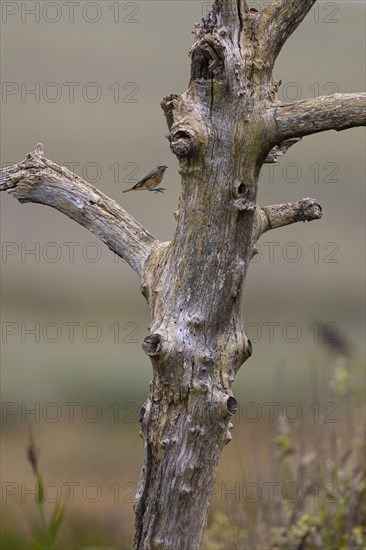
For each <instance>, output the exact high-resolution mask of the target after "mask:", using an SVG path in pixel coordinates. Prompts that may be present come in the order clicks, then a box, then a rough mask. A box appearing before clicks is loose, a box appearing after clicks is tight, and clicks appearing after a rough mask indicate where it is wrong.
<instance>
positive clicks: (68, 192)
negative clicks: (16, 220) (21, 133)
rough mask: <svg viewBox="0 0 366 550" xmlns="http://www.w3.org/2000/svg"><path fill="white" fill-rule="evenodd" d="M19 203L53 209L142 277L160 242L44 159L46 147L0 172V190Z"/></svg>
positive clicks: (105, 199) (112, 203)
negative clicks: (64, 215)
mask: <svg viewBox="0 0 366 550" xmlns="http://www.w3.org/2000/svg"><path fill="white" fill-rule="evenodd" d="M5 190H10V191H9V192H10V193H11V194H12V195H13V196H14V197H15V198H16V199H18V200H19V202H21V203H23V202H35V203H40V204H45V205H47V206H52V208H56V210H59V211H60V212H62V213H63V214H66V215H67V216H68V217H69V218H71V219H73V220H75V221H76V222H77V223H79V224H80V225H83V226H84V227H86V228H87V229H89V231H91V232H92V233H94V234H95V235H97V236H98V237H99V238H100V239H101V240H102V241H103V242H104V243H105V244H106V245H107V246H108V247H109V248H110V249H111V250H112V251H113V252H114V253H115V254H117V255H118V256H120V257H121V258H123V259H124V260H126V262H127V263H128V264H129V265H130V266H131V267H132V268H133V269H134V270H135V271H136V272H137V273H138V274H139V275H140V277H141V276H142V273H143V267H144V262H145V260H146V258H147V256H148V255H149V254H150V252H151V250H152V248H153V247H154V245H156V244H157V243H158V241H157V239H156V238H155V237H153V236H152V235H151V234H150V233H149V232H148V231H146V229H145V228H144V227H143V226H142V225H141V224H140V223H139V222H137V221H136V220H135V219H134V218H133V217H132V216H131V215H130V214H129V213H128V212H126V210H124V209H123V208H122V207H121V206H120V205H119V204H118V203H117V202H115V201H114V200H112V199H110V198H109V197H107V196H106V195H104V194H103V193H101V192H100V191H98V190H97V189H95V187H93V186H92V185H90V184H89V183H87V182H86V181H84V180H83V179H82V178H80V177H79V176H77V175H76V174H73V173H72V172H70V170H67V169H66V168H64V167H62V166H58V165H57V164H55V163H53V162H52V161H50V160H48V159H46V158H45V157H44V156H43V146H42V145H41V144H39V145H37V148H36V150H35V151H34V152H32V153H29V154H28V155H27V157H26V159H25V160H24V161H22V162H20V163H19V164H14V165H13V166H10V167H9V168H4V169H2V170H0V191H5Z"/></svg>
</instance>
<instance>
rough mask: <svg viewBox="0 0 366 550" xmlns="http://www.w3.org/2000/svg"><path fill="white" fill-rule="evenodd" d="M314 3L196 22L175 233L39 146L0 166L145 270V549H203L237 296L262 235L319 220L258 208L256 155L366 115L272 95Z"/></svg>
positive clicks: (360, 101) (344, 106)
mask: <svg viewBox="0 0 366 550" xmlns="http://www.w3.org/2000/svg"><path fill="white" fill-rule="evenodd" d="M314 2H315V0H297V1H296V2H294V1H293V0H274V1H273V2H272V4H271V5H270V6H268V7H266V8H265V9H263V10H262V11H261V12H257V11H256V10H254V9H249V8H248V6H247V4H246V1H245V0H216V1H215V3H214V6H213V9H212V11H211V13H209V14H208V15H207V17H206V18H204V19H202V21H201V22H200V23H199V24H197V25H196V27H195V33H196V41H195V43H194V45H193V46H192V48H191V52H190V54H191V79H190V83H189V87H188V90H187V91H186V93H185V94H183V95H182V96H177V95H171V96H169V97H166V98H165V99H164V100H163V102H162V107H163V109H164V112H165V116H166V119H167V123H168V126H169V130H170V144H171V150H172V151H173V153H174V154H175V155H177V157H178V158H179V160H180V173H181V179H182V191H181V197H180V201H179V209H178V212H177V227H176V231H175V234H174V236H173V240H172V241H171V242H167V243H161V242H159V241H157V239H155V238H154V237H153V236H152V235H150V234H149V233H148V232H147V231H146V230H145V229H144V228H143V227H142V226H141V225H140V224H139V223H138V222H137V221H136V220H134V219H133V218H132V217H131V216H130V215H129V214H128V213H127V212H126V211H125V210H123V208H121V207H120V206H119V205H118V204H117V203H115V202H114V201H112V200H111V199H109V198H107V197H106V196H105V195H103V194H102V193H101V192H99V191H97V190H96V189H94V188H93V187H92V186H91V185H89V184H87V183H86V182H85V181H83V180H82V179H81V178H79V177H77V176H75V175H74V174H72V173H71V172H69V171H68V170H66V169H65V168H62V167H60V166H58V165H56V164H54V163H52V162H51V161H49V160H47V159H45V158H44V156H43V148H42V146H38V147H37V150H36V151H35V152H34V153H30V154H29V155H28V157H27V158H26V159H25V161H23V162H22V163H20V164H18V165H15V166H13V167H11V168H8V169H5V170H3V171H2V174H1V181H0V184H1V189H10V190H11V191H10V192H11V193H12V194H13V195H14V196H15V197H16V198H17V199H19V200H20V201H21V202H38V203H42V204H47V205H49V206H52V207H54V208H57V209H58V210H60V211H62V212H64V213H65V214H67V215H68V216H69V217H71V218H73V219H74V220H76V221H77V222H78V223H80V224H82V225H84V226H85V227H87V228H88V229H90V231H92V232H93V233H95V234H97V235H98V236H99V237H100V238H101V239H102V240H103V241H104V242H105V243H106V244H107V245H108V246H109V248H111V249H112V250H113V251H114V252H115V253H116V254H118V255H119V256H121V257H123V258H124V259H125V260H126V261H127V262H128V263H129V264H130V265H131V267H133V268H134V269H135V270H136V271H137V273H138V274H139V276H140V278H141V288H142V292H143V294H144V296H145V297H146V299H147V301H148V303H149V305H150V308H151V316H152V321H151V333H150V335H148V336H147V337H146V338H145V340H144V343H143V349H144V351H145V353H146V354H147V355H148V356H149V357H150V359H151V362H152V367H153V380H152V382H151V388H150V395H149V397H148V399H147V401H146V402H145V404H144V406H143V408H142V410H141V418H140V420H141V434H142V437H143V439H144V465H143V470H142V474H141V479H140V485H139V489H138V493H137V498H136V507H135V510H136V534H135V547H136V548H137V549H139V550H142V549H144V550H147V549H159V550H173V549H176V550H177V549H179V550H188V549H189V550H194V549H198V548H200V546H201V543H202V538H203V532H204V527H205V523H206V518H207V511H208V506H209V502H210V496H211V492H212V488H213V484H214V481H215V474H216V470H217V465H218V461H219V457H220V454H221V451H222V448H223V446H224V445H225V444H226V443H228V442H229V441H230V439H231V434H230V429H231V423H230V418H231V416H232V415H234V414H235V412H236V410H237V402H236V400H235V398H234V397H233V394H232V389H231V386H232V383H233V381H234V379H235V375H236V373H237V371H238V369H239V368H240V366H241V365H242V364H243V362H244V361H245V360H246V359H248V357H250V355H251V353H252V348H251V344H250V342H249V340H248V338H247V337H246V335H245V334H244V331H243V320H242V309H241V303H242V293H243V284H244V280H245V276H246V272H247V269H248V265H249V262H250V259H251V258H252V256H253V254H254V253H255V243H256V241H257V240H258V239H259V237H260V235H261V234H262V233H264V232H265V231H268V230H269V229H274V228H276V227H280V226H283V225H287V224H289V223H294V222H297V221H310V220H313V219H318V218H320V217H321V208H320V206H319V204H318V203H317V202H316V201H315V200H313V199H303V200H301V201H300V202H298V203H290V204H285V205H275V206H268V207H266V208H260V207H258V206H257V204H256V196H257V182H258V177H259V173H260V169H261V166H262V164H263V163H264V162H275V161H276V157H277V156H279V155H282V154H284V153H285V152H286V150H287V149H288V148H289V147H290V146H291V145H293V144H294V143H296V142H297V141H299V138H301V137H302V136H304V135H308V134H312V133H316V132H321V131H324V130H330V129H335V130H343V129H346V128H350V127H354V126H360V125H364V124H365V110H364V107H365V94H335V95H333V96H328V97H326V98H317V99H314V100H307V101H298V102H294V103H291V104H280V103H278V102H277V100H276V90H277V83H276V82H275V81H274V80H273V78H272V70H273V66H274V63H275V60H276V57H277V55H278V54H279V52H280V50H281V48H282V46H283V44H284V43H285V41H286V39H287V38H288V37H289V36H290V35H291V33H292V32H293V31H294V30H295V29H296V27H297V26H298V25H299V24H300V23H301V21H302V20H303V18H304V17H305V16H306V14H307V12H308V11H309V10H310V8H311V6H312V5H313V3H314Z"/></svg>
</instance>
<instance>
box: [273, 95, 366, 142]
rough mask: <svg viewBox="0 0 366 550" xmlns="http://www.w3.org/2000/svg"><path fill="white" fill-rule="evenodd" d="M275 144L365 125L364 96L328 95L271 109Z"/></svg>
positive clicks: (365, 108) (365, 109) (365, 101)
mask: <svg viewBox="0 0 366 550" xmlns="http://www.w3.org/2000/svg"><path fill="white" fill-rule="evenodd" d="M272 111H273V116H274V119H275V125H276V134H277V138H278V141H279V142H283V141H284V140H288V139H293V138H297V137H302V136H307V135H310V134H316V133H318V132H324V131H326V130H337V131H341V130H347V129H348V128H354V127H356V126H365V125H366V93H364V92H363V93H354V94H332V95H329V96H323V97H317V98H315V99H305V100H302V101H295V102H294V103H284V104H282V105H277V106H276V107H274V108H273V109H272Z"/></svg>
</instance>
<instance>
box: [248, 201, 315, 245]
mask: <svg viewBox="0 0 366 550" xmlns="http://www.w3.org/2000/svg"><path fill="white" fill-rule="evenodd" d="M321 217H322V208H321V206H320V204H319V203H318V202H317V201H316V200H315V199H310V198H308V197H307V198H305V199H302V200H301V201H298V202H288V203H286V204H273V205H271V206H265V207H263V208H257V209H256V219H255V230H254V235H255V238H254V241H255V242H256V241H257V240H258V239H259V237H260V236H261V235H262V234H263V233H265V232H266V231H269V230H270V229H277V228H278V227H283V226H285V225H290V224H291V223H296V222H310V221H312V220H319V219H320V218H321Z"/></svg>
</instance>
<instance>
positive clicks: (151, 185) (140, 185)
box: [123, 164, 168, 193]
mask: <svg viewBox="0 0 366 550" xmlns="http://www.w3.org/2000/svg"><path fill="white" fill-rule="evenodd" d="M167 168H168V167H167V166H165V165H164V164H161V165H159V166H156V168H154V169H153V170H151V172H149V173H148V174H146V176H145V177H144V178H142V179H141V180H140V181H138V182H137V183H136V185H134V186H133V187H131V189H126V190H125V191H123V193H127V192H128V191H145V190H147V191H154V192H155V193H163V192H164V191H165V189H164V188H163V187H158V185H159V183H161V181H162V179H163V176H164V172H165V170H166V169H167Z"/></svg>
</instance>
